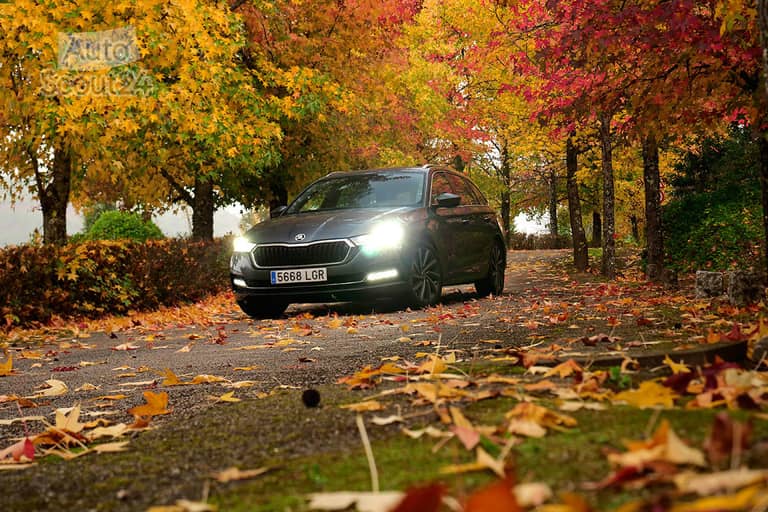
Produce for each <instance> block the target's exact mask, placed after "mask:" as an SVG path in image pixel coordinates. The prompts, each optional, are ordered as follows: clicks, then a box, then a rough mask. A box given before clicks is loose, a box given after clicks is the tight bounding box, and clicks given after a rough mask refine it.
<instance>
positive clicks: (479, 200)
mask: <svg viewBox="0 0 768 512" xmlns="http://www.w3.org/2000/svg"><path fill="white" fill-rule="evenodd" d="M468 183H469V186H470V188H471V189H472V190H473V191H474V193H475V197H476V198H477V204H480V205H483V206H488V200H487V199H486V198H485V196H484V195H483V193H482V192H480V189H479V188H477V185H475V184H474V183H472V182H471V181H469V182H468Z"/></svg>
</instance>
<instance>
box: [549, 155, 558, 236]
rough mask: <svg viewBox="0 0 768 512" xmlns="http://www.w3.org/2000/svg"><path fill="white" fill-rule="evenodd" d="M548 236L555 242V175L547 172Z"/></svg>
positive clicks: (553, 169) (553, 171)
mask: <svg viewBox="0 0 768 512" xmlns="http://www.w3.org/2000/svg"><path fill="white" fill-rule="evenodd" d="M549 234H550V235H552V238H553V239H554V240H555V241H557V173H556V172H555V168H554V166H552V167H551V168H550V170H549Z"/></svg>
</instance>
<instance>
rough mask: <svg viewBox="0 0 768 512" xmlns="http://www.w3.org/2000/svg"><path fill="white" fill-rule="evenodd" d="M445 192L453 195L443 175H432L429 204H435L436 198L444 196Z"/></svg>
mask: <svg viewBox="0 0 768 512" xmlns="http://www.w3.org/2000/svg"><path fill="white" fill-rule="evenodd" d="M446 192H448V193H450V194H453V188H451V184H450V182H449V181H448V178H447V177H446V175H445V174H444V173H436V174H433V175H432V188H431V192H430V196H429V198H430V199H429V204H431V205H435V204H437V199H436V198H437V196H439V195H440V194H445V193H446Z"/></svg>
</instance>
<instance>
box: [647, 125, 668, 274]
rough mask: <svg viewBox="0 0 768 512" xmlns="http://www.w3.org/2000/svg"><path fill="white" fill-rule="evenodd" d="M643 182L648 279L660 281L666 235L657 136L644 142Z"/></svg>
mask: <svg viewBox="0 0 768 512" xmlns="http://www.w3.org/2000/svg"><path fill="white" fill-rule="evenodd" d="M643 182H644V183H645V243H646V253H647V261H646V277H647V278H648V280H650V281H659V280H660V279H661V274H662V270H663V269H664V235H663V227H662V225H661V178H660V176H659V146H658V143H657V142H656V137H655V135H648V136H646V137H645V139H644V140H643Z"/></svg>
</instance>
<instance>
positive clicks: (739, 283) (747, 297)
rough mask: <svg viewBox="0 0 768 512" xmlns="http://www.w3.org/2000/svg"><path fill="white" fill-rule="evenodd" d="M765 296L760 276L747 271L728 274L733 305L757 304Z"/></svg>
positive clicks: (729, 297)
mask: <svg viewBox="0 0 768 512" xmlns="http://www.w3.org/2000/svg"><path fill="white" fill-rule="evenodd" d="M697 274H698V273H697ZM764 295H765V288H764V287H763V282H762V279H761V277H760V275H759V274H756V273H754V272H748V271H745V270H735V271H731V272H728V301H729V302H730V303H731V304H732V305H734V306H746V305H749V304H755V303H757V302H760V300H761V299H762V298H763V296H764Z"/></svg>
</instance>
